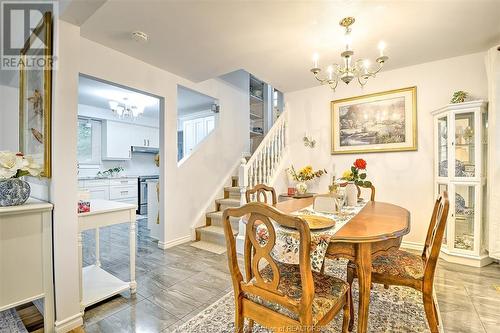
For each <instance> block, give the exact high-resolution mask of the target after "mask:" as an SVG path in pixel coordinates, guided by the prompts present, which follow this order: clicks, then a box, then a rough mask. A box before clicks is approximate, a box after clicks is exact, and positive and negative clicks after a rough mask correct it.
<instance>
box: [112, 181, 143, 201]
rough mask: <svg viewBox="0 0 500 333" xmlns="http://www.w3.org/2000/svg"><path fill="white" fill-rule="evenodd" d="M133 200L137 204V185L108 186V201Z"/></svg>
mask: <svg viewBox="0 0 500 333" xmlns="http://www.w3.org/2000/svg"><path fill="white" fill-rule="evenodd" d="M131 198H135V199H136V200H135V201H136V202H137V185H126V186H110V187H109V199H110V200H121V199H131Z"/></svg>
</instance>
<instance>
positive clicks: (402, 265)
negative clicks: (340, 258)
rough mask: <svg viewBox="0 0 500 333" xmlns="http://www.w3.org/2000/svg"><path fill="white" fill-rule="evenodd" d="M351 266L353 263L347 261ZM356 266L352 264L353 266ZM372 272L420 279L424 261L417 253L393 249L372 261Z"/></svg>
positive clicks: (422, 276)
mask: <svg viewBox="0 0 500 333" xmlns="http://www.w3.org/2000/svg"><path fill="white" fill-rule="evenodd" d="M349 265H350V266H351V267H353V266H352V265H354V264H353V263H351V262H350V263H349ZM355 267H356V266H355V265H354V268H355ZM372 273H376V274H381V275H391V276H397V277H399V278H402V279H411V280H422V279H423V278H424V262H423V260H422V257H420V256H419V255H416V254H413V253H410V252H406V251H403V250H393V251H390V252H389V253H387V255H383V256H380V257H378V258H376V259H375V260H373V262H372Z"/></svg>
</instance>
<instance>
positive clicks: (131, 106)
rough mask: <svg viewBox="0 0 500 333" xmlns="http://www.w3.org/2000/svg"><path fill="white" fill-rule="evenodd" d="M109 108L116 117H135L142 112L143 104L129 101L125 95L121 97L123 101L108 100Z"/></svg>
mask: <svg viewBox="0 0 500 333" xmlns="http://www.w3.org/2000/svg"><path fill="white" fill-rule="evenodd" d="M108 104H109V108H110V109H111V111H113V113H115V114H116V115H117V116H118V117H120V118H121V117H127V118H132V119H135V118H137V117H139V116H140V115H142V114H143V113H144V106H142V105H139V104H136V103H131V102H129V100H128V98H127V97H124V98H123V102H121V103H120V102H117V101H109V102H108Z"/></svg>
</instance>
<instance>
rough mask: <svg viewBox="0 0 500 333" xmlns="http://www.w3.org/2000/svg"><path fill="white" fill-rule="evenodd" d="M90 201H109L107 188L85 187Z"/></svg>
mask: <svg viewBox="0 0 500 333" xmlns="http://www.w3.org/2000/svg"><path fill="white" fill-rule="evenodd" d="M85 189H86V190H87V191H88V192H89V193H90V199H102V200H109V186H98V187H87V188H85Z"/></svg>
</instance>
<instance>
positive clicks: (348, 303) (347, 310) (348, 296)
mask: <svg viewBox="0 0 500 333" xmlns="http://www.w3.org/2000/svg"><path fill="white" fill-rule="evenodd" d="M345 297H346V300H345V304H344V318H343V320H342V333H348V332H349V323H350V321H351V320H350V317H351V290H350V289H349V292H347V293H346V295H345Z"/></svg>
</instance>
